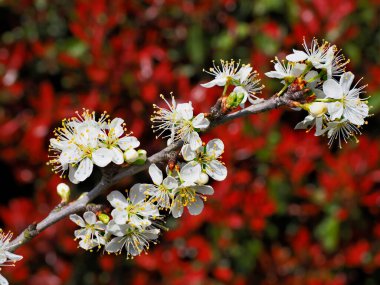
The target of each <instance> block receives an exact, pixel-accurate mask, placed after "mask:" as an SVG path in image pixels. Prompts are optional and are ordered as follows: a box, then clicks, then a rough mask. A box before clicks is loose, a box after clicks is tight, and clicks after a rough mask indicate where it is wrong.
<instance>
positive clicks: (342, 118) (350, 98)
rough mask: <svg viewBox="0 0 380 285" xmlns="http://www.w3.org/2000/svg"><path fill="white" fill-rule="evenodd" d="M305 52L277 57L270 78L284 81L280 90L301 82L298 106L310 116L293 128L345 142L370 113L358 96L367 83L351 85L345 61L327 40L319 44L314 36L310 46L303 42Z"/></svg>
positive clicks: (366, 102)
mask: <svg viewBox="0 0 380 285" xmlns="http://www.w3.org/2000/svg"><path fill="white" fill-rule="evenodd" d="M303 46H304V51H300V50H293V53H292V54H289V55H288V56H286V59H287V62H285V61H280V60H279V59H277V58H276V60H275V64H274V69H275V70H274V71H270V72H267V73H266V75H267V76H268V77H271V78H277V79H281V80H282V81H281V82H282V83H283V84H284V88H283V89H282V91H280V92H279V93H278V95H282V93H283V92H284V91H285V90H286V88H287V87H288V86H289V85H290V84H292V83H293V82H296V79H298V82H301V83H302V84H303V86H304V87H302V88H305V90H307V91H309V92H306V94H307V95H308V96H307V98H305V100H304V101H305V102H302V104H299V107H301V108H302V109H304V110H306V111H308V113H309V115H308V116H306V118H305V119H304V120H303V121H302V122H300V123H299V124H297V125H296V127H295V128H296V129H307V130H310V129H311V128H313V127H315V135H316V136H320V135H325V134H327V136H328V138H329V146H331V145H332V143H333V142H334V140H338V144H339V147H341V145H342V141H345V142H347V140H348V139H349V138H350V137H354V138H356V135H357V134H360V130H359V128H360V127H361V126H362V125H363V124H365V118H366V117H368V115H369V106H368V101H366V99H364V98H361V97H360V95H361V94H362V93H364V91H363V89H364V88H365V87H366V86H358V83H356V84H354V85H353V81H354V75H353V74H352V73H351V72H345V67H346V65H347V63H348V62H349V61H348V60H345V58H344V56H343V55H342V54H341V53H340V51H339V50H338V49H337V48H336V46H335V45H331V44H329V43H328V42H323V43H322V44H321V45H320V44H319V43H318V41H317V40H316V39H313V41H312V43H311V47H310V48H309V47H308V45H307V44H306V42H305V41H304V43H303Z"/></svg>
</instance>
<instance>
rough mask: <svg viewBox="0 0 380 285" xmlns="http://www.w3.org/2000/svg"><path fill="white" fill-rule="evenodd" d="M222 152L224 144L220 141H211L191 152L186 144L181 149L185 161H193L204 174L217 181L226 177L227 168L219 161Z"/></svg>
mask: <svg viewBox="0 0 380 285" xmlns="http://www.w3.org/2000/svg"><path fill="white" fill-rule="evenodd" d="M223 151H224V144H223V142H222V141H221V140H220V139H213V140H211V141H209V142H208V143H207V144H206V146H200V147H198V148H197V149H196V150H192V148H191V147H190V145H188V144H185V145H184V146H183V147H182V149H181V153H182V156H183V158H184V159H185V160H186V161H194V165H195V166H197V165H200V166H201V168H202V170H203V171H204V172H206V173H207V174H208V175H209V176H210V177H212V178H213V179H215V180H217V181H222V180H224V179H225V178H226V176H227V168H226V167H225V165H224V164H223V163H222V162H220V161H219V158H220V156H221V155H222V153H223ZM195 166H194V167H195Z"/></svg>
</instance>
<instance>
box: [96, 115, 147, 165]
mask: <svg viewBox="0 0 380 285" xmlns="http://www.w3.org/2000/svg"><path fill="white" fill-rule="evenodd" d="M124 126H125V123H124V120H123V119H121V118H114V119H113V120H112V121H110V122H108V123H107V124H106V127H105V128H104V130H103V133H102V134H101V135H100V142H101V143H100V145H101V146H103V147H104V148H106V149H108V150H109V151H110V152H111V153H109V156H108V157H107V160H109V159H111V161H112V162H113V163H115V164H119V165H120V164H122V163H124V157H123V151H126V150H130V149H135V148H137V147H138V146H139V145H140V142H139V141H138V139H137V138H136V137H133V136H129V134H127V135H124V131H125V127H124ZM108 163H109V162H108Z"/></svg>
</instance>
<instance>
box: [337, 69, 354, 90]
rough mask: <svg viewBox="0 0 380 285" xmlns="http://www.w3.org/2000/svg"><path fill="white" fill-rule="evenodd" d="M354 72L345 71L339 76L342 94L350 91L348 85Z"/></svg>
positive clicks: (349, 85) (352, 78) (352, 79)
mask: <svg viewBox="0 0 380 285" xmlns="http://www.w3.org/2000/svg"><path fill="white" fill-rule="evenodd" d="M354 78H355V76H354V74H353V73H352V72H345V73H343V74H342V76H341V77H340V81H339V84H340V85H341V86H342V90H343V93H344V94H348V92H350V87H351V84H352V82H353V81H354Z"/></svg>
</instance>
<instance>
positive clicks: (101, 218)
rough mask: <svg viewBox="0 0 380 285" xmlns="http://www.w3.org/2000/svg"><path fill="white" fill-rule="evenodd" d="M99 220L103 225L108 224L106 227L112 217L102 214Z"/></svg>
mask: <svg viewBox="0 0 380 285" xmlns="http://www.w3.org/2000/svg"><path fill="white" fill-rule="evenodd" d="M98 219H99V221H101V222H102V223H103V224H106V225H107V224H108V223H109V221H110V217H109V216H108V215H107V214H104V213H100V214H99V215H98Z"/></svg>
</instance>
